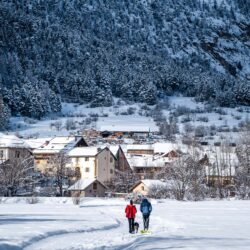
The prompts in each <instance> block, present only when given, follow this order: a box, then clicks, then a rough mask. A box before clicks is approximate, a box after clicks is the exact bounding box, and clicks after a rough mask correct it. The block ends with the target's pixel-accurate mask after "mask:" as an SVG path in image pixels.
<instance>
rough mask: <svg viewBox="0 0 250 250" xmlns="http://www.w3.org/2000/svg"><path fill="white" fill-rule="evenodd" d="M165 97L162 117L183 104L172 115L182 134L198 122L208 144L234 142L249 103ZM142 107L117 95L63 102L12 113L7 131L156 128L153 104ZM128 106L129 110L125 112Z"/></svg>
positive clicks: (35, 133) (41, 133)
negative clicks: (106, 102) (92, 102)
mask: <svg viewBox="0 0 250 250" xmlns="http://www.w3.org/2000/svg"><path fill="white" fill-rule="evenodd" d="M168 101H169V108H167V109H163V110H162V111H163V112H162V113H163V116H165V118H166V120H168V119H169V117H170V116H171V115H172V114H173V112H177V111H178V108H179V109H181V108H187V109H188V110H187V111H185V112H186V113H185V112H184V114H181V115H177V117H176V119H177V124H178V127H179V131H180V133H181V134H185V126H186V125H189V126H191V127H192V128H194V129H195V128H197V127H198V126H202V127H203V128H204V129H205V131H207V132H206V135H204V138H203V140H207V141H210V143H209V144H210V145H213V143H214V142H215V141H220V140H221V139H225V138H226V139H227V140H229V141H231V142H237V141H238V138H239V133H238V132H237V131H238V129H239V126H240V124H242V123H244V122H246V121H249V115H250V107H247V106H239V107H236V108H217V109H216V108H214V109H211V110H208V109H207V107H206V105H205V103H201V102H196V101H195V100H194V98H191V97H183V96H171V97H168ZM143 107H144V108H145V105H143V104H142V103H136V104H126V103H125V102H124V101H122V100H119V99H116V102H115V105H114V106H111V107H97V108H90V107H88V105H86V104H82V105H80V104H74V103H63V105H62V112H61V114H57V115H55V116H54V117H47V118H43V119H42V120H35V119H30V118H25V117H12V118H11V131H10V132H9V133H12V134H17V135H19V136H23V137H24V138H46V137H54V136H67V135H69V134H76V133H78V134H81V133H82V131H83V130H84V129H89V128H93V129H97V130H99V131H105V130H110V131H123V130H125V131H127V130H129V131H144V132H148V131H151V132H155V131H158V130H159V127H157V125H156V123H155V121H154V119H153V117H151V116H149V114H148V113H149V110H150V109H151V111H152V110H153V112H151V115H152V114H154V106H148V107H147V109H148V110H147V111H146V110H145V109H144V108H143ZM129 109H130V111H131V110H132V111H131V112H129ZM204 118H205V120H204ZM187 119H188V121H187ZM69 120H71V122H72V124H74V127H73V128H68V129H67V125H66V124H67V121H69ZM185 120H186V121H185ZM55 123H60V126H59V127H60V128H57V127H56V126H54V125H55ZM53 124H54V125H53ZM211 127H215V128H216V130H217V133H216V135H214V136H213V138H209V137H211V136H210V133H209V130H210V128H211ZM206 137H208V138H206Z"/></svg>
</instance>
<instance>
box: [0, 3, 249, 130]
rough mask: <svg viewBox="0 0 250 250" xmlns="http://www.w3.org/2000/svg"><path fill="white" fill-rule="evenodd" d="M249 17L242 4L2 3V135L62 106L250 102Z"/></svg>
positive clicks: (246, 8)
mask: <svg viewBox="0 0 250 250" xmlns="http://www.w3.org/2000/svg"><path fill="white" fill-rule="evenodd" d="M249 13H250V5H249V3H248V2H247V1H243V0H237V1H233V0H224V1H219V0H214V1H201V0H185V1H184V0H183V1H173V0H167V1H160V0H155V1H153V0H140V1H135V0H134V1H129V2H128V1H123V0H122V1H107V0H98V1H92V0H87V1H84V2H83V1H78V0H72V1H65V0H64V1H63V0H62V1H50V0H49V1H41V0H39V1H38V0H35V1H33V0H32V1H31V0H30V1H29V0H25V1H17V0H11V1H10V0H4V1H1V4H0V23H1V24H0V51H1V53H0V54H1V56H0V65H1V66H0V89H1V98H0V99H1V100H0V128H2V129H3V128H5V127H6V126H8V118H9V117H10V115H11V114H12V115H24V116H30V117H34V118H41V117H43V116H45V115H46V114H48V113H51V112H59V111H60V110H61V101H62V100H64V101H66V102H67V101H70V102H78V103H88V104H89V105H90V106H91V107H96V106H110V105H112V103H113V97H120V98H123V99H126V100H130V101H135V102H144V103H146V104H149V105H152V104H155V103H157V102H158V100H159V99H161V98H162V97H163V96H165V95H173V94H178V93H181V94H183V95H186V96H194V97H196V98H197V100H202V101H208V102H210V103H214V104H215V105H220V106H235V105H236V104H243V105H248V104H249V102H250V83H249V74H250V68H249V64H250V61H249V58H250V50H249V46H250V44H249V36H250V33H249V29H250V20H249V19H250V18H249Z"/></svg>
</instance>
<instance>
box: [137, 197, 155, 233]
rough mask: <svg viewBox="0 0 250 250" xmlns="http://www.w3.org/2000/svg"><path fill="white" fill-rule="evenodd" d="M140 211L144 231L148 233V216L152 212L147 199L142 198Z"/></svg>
mask: <svg viewBox="0 0 250 250" xmlns="http://www.w3.org/2000/svg"><path fill="white" fill-rule="evenodd" d="M140 210H141V212H142V217H143V224H144V231H148V228H149V216H150V213H151V212H152V205H151V203H150V202H149V201H148V199H146V198H144V199H143V200H142V202H141V207H140Z"/></svg>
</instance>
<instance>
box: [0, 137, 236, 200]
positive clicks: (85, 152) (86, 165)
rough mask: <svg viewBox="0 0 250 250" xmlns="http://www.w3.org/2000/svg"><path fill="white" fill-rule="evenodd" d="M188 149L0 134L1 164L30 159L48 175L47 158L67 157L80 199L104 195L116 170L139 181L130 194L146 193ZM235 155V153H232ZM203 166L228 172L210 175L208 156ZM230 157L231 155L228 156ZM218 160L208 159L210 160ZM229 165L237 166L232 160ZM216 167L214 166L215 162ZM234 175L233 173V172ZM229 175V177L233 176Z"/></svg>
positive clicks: (74, 190) (70, 189)
mask: <svg viewBox="0 0 250 250" xmlns="http://www.w3.org/2000/svg"><path fill="white" fill-rule="evenodd" d="M187 151H188V148H187V146H182V148H180V146H179V145H176V144H174V143H166V142H164V143H153V144H122V145H120V144H119V145H110V144H102V145H96V146H88V143H87V142H86V141H85V139H84V137H82V136H57V137H54V138H49V139H46V138H44V139H29V140H23V139H20V138H18V137H16V136H14V135H3V134H1V135H0V164H3V163H4V162H6V161H14V160H17V159H18V158H24V157H28V156H32V157H33V161H34V162H33V163H34V169H35V170H36V171H38V172H40V173H50V172H51V170H52V169H51V165H50V159H51V157H53V156H56V155H58V154H61V153H63V154H66V155H67V157H68V161H67V164H66V167H67V168H69V169H71V170H73V171H74V172H75V173H78V175H76V176H78V178H75V182H74V183H73V185H71V186H70V187H68V191H69V192H70V193H71V194H72V195H75V194H76V193H77V194H79V195H81V196H104V195H105V192H106V191H107V187H106V183H108V182H110V181H111V180H112V178H114V176H115V171H116V170H119V171H123V172H125V171H133V172H134V173H135V174H136V175H138V176H139V178H140V180H141V181H139V182H137V183H134V184H135V185H134V186H133V187H132V189H131V191H132V192H136V193H141V194H143V195H145V194H147V192H148V190H149V186H150V185H151V184H152V183H155V181H158V180H156V179H157V174H158V173H160V172H161V171H162V170H163V169H164V168H166V167H167V166H169V164H171V163H173V162H174V161H175V160H177V159H178V157H179V156H180V155H181V154H183V152H187ZM234 155H235V154H234ZM203 156H204V157H203V160H204V167H206V168H207V175H208V176H210V177H211V176H218V175H219V174H224V175H226V174H227V175H228V173H215V172H212V173H211V172H209V171H211V168H208V165H209V164H211V163H209V160H208V159H207V154H203ZM230 157H232V156H230ZM217 160H218V159H217V158H216V159H215V158H213V157H211V161H217ZM233 160H234V161H235V162H233V163H232V164H231V165H234V166H235V165H237V160H236V157H235V156H234V157H233ZM214 164H215V163H214ZM233 172H234V171H233ZM233 172H232V173H230V176H232V175H233Z"/></svg>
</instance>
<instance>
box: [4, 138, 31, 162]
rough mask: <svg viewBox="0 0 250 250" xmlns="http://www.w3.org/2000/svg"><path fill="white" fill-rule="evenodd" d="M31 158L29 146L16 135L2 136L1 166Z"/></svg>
mask: <svg viewBox="0 0 250 250" xmlns="http://www.w3.org/2000/svg"><path fill="white" fill-rule="evenodd" d="M29 156H31V150H30V147H29V145H28V144H27V143H26V142H25V141H24V140H22V139H20V138H18V137H16V136H14V135H5V134H2V133H1V134H0V164H1V163H3V162H5V161H15V160H18V158H26V157H29Z"/></svg>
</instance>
